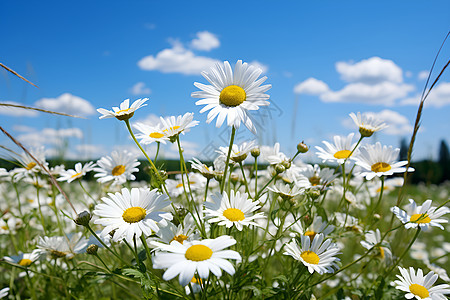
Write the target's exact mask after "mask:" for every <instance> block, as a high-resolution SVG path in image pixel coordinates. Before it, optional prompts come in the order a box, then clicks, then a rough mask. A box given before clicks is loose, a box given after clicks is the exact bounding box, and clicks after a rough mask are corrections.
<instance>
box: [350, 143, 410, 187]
mask: <svg viewBox="0 0 450 300" xmlns="http://www.w3.org/2000/svg"><path fill="white" fill-rule="evenodd" d="M399 152H400V149H399V148H396V149H392V146H389V147H386V146H383V147H382V146H381V144H380V143H379V142H377V143H376V144H375V145H366V146H362V147H361V148H359V153H358V154H356V155H355V157H354V159H355V160H356V164H357V165H359V166H361V167H362V168H363V169H364V170H365V172H362V173H361V174H360V175H361V176H365V177H366V179H367V180H371V179H372V178H374V177H375V176H378V177H381V176H383V175H386V176H389V175H392V174H394V173H403V172H406V168H405V167H403V166H404V165H406V164H407V163H408V162H407V161H397V157H398V153H399ZM412 171H414V169H413V168H409V169H408V172H412Z"/></svg>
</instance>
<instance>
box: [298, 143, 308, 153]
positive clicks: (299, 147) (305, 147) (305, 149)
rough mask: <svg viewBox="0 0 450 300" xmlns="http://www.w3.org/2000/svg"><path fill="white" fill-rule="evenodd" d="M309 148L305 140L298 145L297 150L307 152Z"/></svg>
mask: <svg viewBox="0 0 450 300" xmlns="http://www.w3.org/2000/svg"><path fill="white" fill-rule="evenodd" d="M308 150H309V148H308V146H307V145H306V144H305V143H304V142H303V141H302V142H301V143H299V144H298V145H297V151H298V152H300V153H306V152H308Z"/></svg>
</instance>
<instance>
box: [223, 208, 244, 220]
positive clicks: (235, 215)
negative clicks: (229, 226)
mask: <svg viewBox="0 0 450 300" xmlns="http://www.w3.org/2000/svg"><path fill="white" fill-rule="evenodd" d="M223 216H224V217H225V218H227V219H228V220H230V221H231V222H236V221H242V220H244V219H245V217H244V213H243V212H242V210H240V209H237V208H227V209H226V210H224V211H223Z"/></svg>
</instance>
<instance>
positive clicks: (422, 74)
mask: <svg viewBox="0 0 450 300" xmlns="http://www.w3.org/2000/svg"><path fill="white" fill-rule="evenodd" d="M429 73H430V72H428V71H420V72H419V74H417V79H419V80H425V79H427V78H428V74H429Z"/></svg>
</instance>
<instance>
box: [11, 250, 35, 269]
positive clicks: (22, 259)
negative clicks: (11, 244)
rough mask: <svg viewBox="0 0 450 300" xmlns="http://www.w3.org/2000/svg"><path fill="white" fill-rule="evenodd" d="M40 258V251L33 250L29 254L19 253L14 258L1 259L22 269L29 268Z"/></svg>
mask: <svg viewBox="0 0 450 300" xmlns="http://www.w3.org/2000/svg"><path fill="white" fill-rule="evenodd" d="M39 257H40V251H39V250H38V249H35V250H33V251H32V252H31V253H23V252H21V251H19V254H18V255H15V256H11V257H10V256H4V257H3V259H4V260H6V261H9V262H12V263H14V264H18V265H21V266H22V267H29V266H30V265H31V264H32V263H34V262H35V261H36V260H38V259H39Z"/></svg>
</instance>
